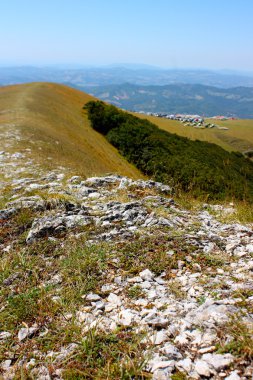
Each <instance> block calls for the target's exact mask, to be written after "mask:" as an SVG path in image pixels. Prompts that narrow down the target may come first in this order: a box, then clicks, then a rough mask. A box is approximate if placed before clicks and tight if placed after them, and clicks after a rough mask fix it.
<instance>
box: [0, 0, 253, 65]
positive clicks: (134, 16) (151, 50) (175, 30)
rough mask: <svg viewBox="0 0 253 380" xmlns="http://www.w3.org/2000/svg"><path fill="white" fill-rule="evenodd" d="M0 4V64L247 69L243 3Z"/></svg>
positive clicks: (80, 0) (246, 5) (13, 0)
mask: <svg viewBox="0 0 253 380" xmlns="http://www.w3.org/2000/svg"><path fill="white" fill-rule="evenodd" d="M0 9H1V16H2V19H1V24H0V42H1V45H0V46H1V58H0V66H1V67H3V66H5V67H8V66H43V67H45V66H59V65H63V66H93V67H94V66H107V65H114V66H117V65H122V63H123V64H128V65H138V64H146V65H151V66H157V67H159V68H163V69H164V68H167V69H202V70H215V71H216V70H232V71H240V72H253V50H252V49H250V46H251V45H252V38H253V24H252V22H251V18H252V14H253V2H252V1H251V0H244V1H243V3H242V4H240V3H239V2H238V1H237V0H223V1H222V2H220V1H218V0H206V1H205V2H203V1H200V0H191V1H190V2H189V1H187V0H177V1H176V0H157V1H156V2H153V1H152V0H138V2H136V1H134V0H129V1H128V2H127V3H122V2H119V1H117V0H108V1H107V2H103V1H101V0H93V1H92V2H91V1H88V0H73V1H72V2H71V3H70V2H69V1H68V0H54V1H51V0H44V1H43V2H34V1H32V0H23V1H22V2H20V1H19V0H9V1H8V2H4V3H3V4H1V8H0Z"/></svg>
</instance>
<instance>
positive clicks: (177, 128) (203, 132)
mask: <svg viewBox="0 0 253 380" xmlns="http://www.w3.org/2000/svg"><path fill="white" fill-rule="evenodd" d="M138 117H140V118H141V119H147V120H149V121H151V122H152V123H154V124H155V125H157V126H158V127H159V128H161V129H164V130H165V131H167V132H170V133H176V134H177V135H179V136H183V137H188V138H189V139H191V140H201V141H207V142H211V143H214V144H217V145H219V146H221V147H222V148H223V149H226V150H228V151H229V152H231V151H239V152H241V153H244V152H246V151H251V150H253V119H236V120H225V121H220V120H216V119H206V121H207V122H210V123H215V124H217V125H219V126H221V127H226V128H228V130H226V131H225V130H219V129H217V128H212V129H209V128H208V129H199V128H193V127H191V126H186V125H184V124H182V123H180V122H179V121H177V120H169V119H165V118H160V117H155V116H147V115H143V114H138Z"/></svg>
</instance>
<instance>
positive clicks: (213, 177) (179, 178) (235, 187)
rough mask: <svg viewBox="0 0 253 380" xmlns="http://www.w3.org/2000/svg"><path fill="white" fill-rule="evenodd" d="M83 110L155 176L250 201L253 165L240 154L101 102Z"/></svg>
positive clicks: (121, 149) (194, 190)
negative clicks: (182, 134) (159, 126)
mask: <svg viewBox="0 0 253 380" xmlns="http://www.w3.org/2000/svg"><path fill="white" fill-rule="evenodd" d="M84 108H85V109H86V110H87V111H88V117H89V119H90V121H91V124H92V127H93V128H94V129H95V130H96V131H98V132H100V133H102V134H103V135H105V136H106V138H107V139H108V141H109V142H110V143H111V144H112V145H114V146H115V147H116V148H117V149H118V150H119V152H120V153H121V154H122V155H123V156H124V157H126V159H127V160H128V161H129V162H131V163H133V164H134V165H136V167H137V168H138V169H140V170H141V171H142V172H143V173H144V174H147V175H149V176H151V177H153V178H154V179H155V180H157V181H161V182H164V183H169V184H171V185H173V186H174V187H175V188H178V189H181V190H183V191H186V192H187V191H191V192H192V194H194V195H196V196H203V195H205V196H208V197H209V198H210V199H225V198H237V199H241V200H242V199H244V200H248V201H252V200H253V163H252V162H251V161H250V160H248V159H246V158H245V157H244V156H243V155H242V154H241V153H239V152H232V153H229V152H227V151H225V150H224V149H222V148H221V147H219V146H217V145H215V144H211V143H208V142H203V141H191V140H189V139H187V138H185V137H181V136H178V135H176V134H171V133H169V132H166V131H163V130H160V129H159V128H158V127H156V126H155V125H154V124H152V123H151V122H149V121H148V120H143V119H139V118H138V117H136V116H133V115H130V114H128V113H127V112H123V111H121V110H118V109H117V108H116V107H114V106H112V105H107V104H105V103H103V102H101V101H91V102H89V103H87V104H86V105H85V106H84Z"/></svg>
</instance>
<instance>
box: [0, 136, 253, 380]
mask: <svg viewBox="0 0 253 380" xmlns="http://www.w3.org/2000/svg"><path fill="white" fill-rule="evenodd" d="M13 133H14V132H13ZM14 137H15V133H14ZM9 145H10V146H11V144H9ZM10 146H7V147H6V149H5V150H3V151H1V152H0V167H1V170H2V172H3V174H4V180H2V179H1V182H0V186H1V187H2V188H4V186H6V184H8V185H9V186H11V188H12V189H13V195H12V198H11V199H10V200H9V202H8V203H7V204H6V206H5V208H4V209H3V210H1V211H0V218H1V219H2V220H3V221H6V220H9V219H10V218H11V217H12V216H13V215H15V214H17V213H18V212H19V210H20V209H23V208H29V209H32V210H35V211H39V214H38V217H35V218H34V220H33V223H32V225H31V227H30V228H29V231H28V234H27V239H26V244H27V245H29V244H32V243H34V242H36V241H37V240H39V239H43V238H44V237H45V236H46V237H47V238H50V239H54V240H55V241H57V240H58V234H59V233H62V232H64V233H66V234H69V235H71V234H75V228H76V227H80V226H81V227H88V226H94V228H97V231H99V232H96V233H94V234H93V235H92V233H91V237H90V240H89V244H92V243H94V242H98V241H101V242H102V241H106V242H108V243H109V244H110V243H112V244H113V243H115V242H119V241H120V242H124V241H125V242H129V241H130V240H131V239H132V238H133V237H134V236H136V234H142V235H143V236H151V235H153V234H155V233H156V232H157V231H159V230H160V229H164V231H167V232H166V233H167V234H170V233H171V232H170V231H177V233H178V234H179V235H180V236H181V239H183V241H184V243H185V245H186V246H187V245H191V246H194V247H195V248H196V250H195V251H194V252H188V253H186V255H185V258H184V259H183V260H179V261H178V265H177V268H175V269H173V271H172V274H173V276H172V278H169V279H168V278H167V277H166V276H165V272H161V273H160V274H159V275H157V274H155V273H153V272H152V271H150V270H149V269H148V268H144V269H143V270H141V271H140V272H139V273H138V274H137V275H135V276H131V275H129V274H127V275H122V273H121V272H117V271H116V272H115V273H113V274H112V275H111V277H108V279H109V280H107V278H105V281H104V284H103V286H102V287H101V289H100V292H99V294H97V293H92V292H91V293H89V294H87V295H84V297H83V298H84V306H83V307H82V308H77V309H73V310H72V312H71V313H70V314H68V315H65V316H64V318H66V320H68V319H72V318H74V319H75V320H76V321H77V322H78V323H79V325H80V326H81V327H82V332H83V336H84V337H85V335H86V334H87V332H88V331H89V330H91V329H93V328H96V330H97V331H104V332H113V331H114V330H115V329H116V328H117V327H125V328H129V329H131V330H132V331H134V332H135V333H136V334H141V333H145V334H144V336H145V337H144V338H143V341H142V343H143V345H144V347H145V350H144V352H143V354H144V356H145V355H146V360H147V362H146V366H145V369H146V371H148V372H150V373H151V374H152V377H153V379H154V380H166V379H171V376H172V374H173V373H175V372H176V371H180V372H182V373H184V374H185V375H186V378H188V379H226V380H237V379H245V380H247V379H250V378H252V375H253V365H252V361H251V362H250V361H249V360H245V361H243V360H241V359H239V360H238V358H237V357H236V356H235V355H234V354H231V353H230V352H223V353H219V352H218V346H217V344H218V343H219V332H220V331H222V329H223V326H224V325H225V324H226V323H227V322H228V321H229V320H230V319H231V318H232V317H236V316H237V315H240V313H241V312H243V317H242V318H243V322H244V323H245V324H246V325H248V326H249V327H251V328H252V325H253V316H252V314H250V313H249V312H248V309H247V308H246V307H244V308H243V310H241V309H240V306H239V304H240V301H244V303H245V304H246V303H247V305H251V310H252V303H253V296H252V295H250V291H252V290H253V231H252V226H243V225H241V224H238V223H235V224H226V223H221V222H219V221H217V220H216V219H215V217H214V216H213V213H210V212H209V211H208V210H210V209H211V208H212V207H213V206H210V207H209V205H203V208H202V209H200V210H196V211H191V212H190V211H187V210H184V209H183V208H181V207H180V206H179V205H177V204H176V203H175V202H174V201H173V199H172V196H173V194H172V190H171V188H170V187H169V186H167V185H164V184H161V183H158V182H154V181H144V180H131V179H129V178H126V177H121V176H118V175H108V176H105V177H93V178H89V179H83V178H81V177H79V176H74V175H73V173H72V175H71V176H70V175H69V173H68V172H67V171H66V170H65V169H64V168H56V169H55V170H53V171H51V172H47V173H45V172H44V170H43V168H41V167H40V166H38V165H37V164H36V162H34V161H33V159H32V158H30V155H29V150H25V149H24V150H23V151H21V152H14V153H13V152H12V151H11V150H10ZM24 173H26V176H25V175H24ZM28 174H29V175H28ZM36 189H38V190H41V189H42V190H43V191H46V192H47V194H48V195H49V196H50V194H51V195H52V196H53V195H54V194H61V195H63V196H65V195H66V196H71V199H73V201H66V202H65V203H62V202H57V201H55V202H53V201H52V203H51V204H50V205H49V203H48V200H47V201H46V200H45V199H43V198H42V197H41V196H40V195H33V196H29V195H27V193H28V192H29V191H31V190H33V191H34V190H36ZM136 190H138V192H139V193H138V194H141V195H140V196H139V197H136V196H135V195H134V194H135V191H136ZM146 191H150V193H148V195H147V194H146ZM122 192H125V194H126V195H127V197H128V200H127V201H126V200H125V199H124V200H121V198H120V195H121V194H122ZM151 193H152V194H151ZM122 199H123V198H122ZM49 206H50V207H49ZM161 209H162V210H163V212H162V213H161V212H160V210H161ZM217 210H218V212H219V213H224V214H227V213H233V212H234V209H233V206H229V207H227V208H226V207H225V206H219V205H217V207H216V210H215V208H214V207H213V212H216V211H217ZM11 249H12V243H10V242H8V244H7V243H6V244H5V242H2V243H1V246H0V250H1V251H3V252H5V253H8V252H10V251H11ZM198 252H201V253H202V254H204V255H206V257H211V255H214V254H215V255H216V256H217V255H218V256H219V257H221V258H224V264H223V265H222V266H220V267H215V268H213V267H212V266H211V264H210V267H208V266H207V267H205V268H204V267H203V264H202V262H201V261H199V262H197V263H196V257H195V256H194V255H196V254H198ZM175 254H176V253H175V251H174V250H173V249H172V250H170V251H168V252H167V255H168V256H169V257H171V258H173V256H174V255H175ZM192 261H194V262H193V264H192V266H189V264H190V263H191V262H192ZM17 276H18V274H17ZM13 281H15V274H14V275H12V276H10V277H9V278H7V279H5V281H4V282H3V286H7V287H9V286H11V285H12V283H13ZM45 285H50V286H55V288H56V289H58V288H60V287H62V286H64V283H63V282H62V278H61V275H60V274H58V273H55V275H54V276H53V277H52V278H51V279H50V280H48V282H47V283H45ZM129 286H130V287H137V288H138V289H140V290H141V295H140V297H137V298H129V297H128V296H127V292H126V289H128V288H129ZM175 286H176V288H177V289H176V290H175V289H174V290H173V288H174V287H175ZM244 290H247V291H248V294H249V296H248V298H247V299H242V298H241V299H240V297H239V296H238V291H244ZM177 292H180V294H179V295H178V294H177ZM235 292H237V293H236V294H237V296H235V295H234V294H235ZM251 294H252V293H251ZM238 297H239V298H238ZM58 301H59V296H57V292H56V296H55V302H58ZM24 322H25V321H24ZM36 334H37V335H39V336H43V334H47V331H45V330H43V329H40V327H39V326H38V325H37V324H34V325H29V326H28V325H24V326H20V329H19V331H18V332H17V334H16V336H13V335H12V333H11V332H9V331H1V332H0V345H1V344H5V343H6V341H7V340H8V339H14V340H15V341H16V344H17V347H21V345H22V344H26V342H27V341H28V340H29V339H32V337H33V336H34V335H36ZM226 339H227V342H228V343H229V341H231V339H232V337H231V336H226ZM77 343H78V342H77ZM77 347H78V345H77V344H75V343H71V344H69V345H67V346H65V347H61V349H60V350H59V351H57V352H55V351H48V352H41V353H39V355H38V353H37V355H35V356H34V358H33V359H31V360H30V361H27V360H26V357H18V359H16V358H15V359H13V358H12V357H8V353H6V354H5V355H4V358H3V359H2V362H1V363H0V368H1V372H0V373H2V374H1V375H0V376H2V378H3V379H14V377H15V371H16V369H17V368H18V367H20V366H24V367H25V368H26V369H30V370H31V374H32V376H33V378H34V379H39V380H49V379H58V380H60V379H62V376H61V370H59V367H60V366H61V363H62V366H64V363H66V361H67V360H68V357H69V356H71V355H72V354H73V352H75V350H76V349H77ZM36 357H39V360H37V359H36ZM54 363H57V368H58V369H57V371H56V372H55V373H53V374H52V371H51V370H49V365H50V366H52V364H54ZM50 368H51V367H50Z"/></svg>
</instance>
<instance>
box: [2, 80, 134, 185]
mask: <svg viewBox="0 0 253 380" xmlns="http://www.w3.org/2000/svg"><path fill="white" fill-rule="evenodd" d="M91 99H92V97H91V96H89V95H87V94H85V93H83V92H81V91H77V90H74V89H72V88H69V87H67V86H63V85H59V84H54V83H30V84H24V85H14V86H7V87H2V88H0V126H1V125H2V127H3V126H4V128H6V130H7V129H10V126H8V125H7V124H9V125H11V128H12V130H13V128H15V129H18V130H19V133H20V135H21V137H22V141H17V142H16V146H15V149H23V148H31V149H32V155H33V156H34V157H36V159H38V160H39V162H40V163H42V164H43V166H45V167H48V168H50V167H56V166H64V167H67V168H70V169H72V170H73V173H75V174H76V173H77V174H81V175H84V176H91V175H101V174H105V173H112V172H113V173H118V174H122V175H127V176H130V177H134V178H136V177H141V174H140V172H139V171H138V170H137V169H135V168H134V167H133V166H132V165H130V164H129V163H128V162H127V161H126V160H125V159H124V158H122V157H121V156H120V154H119V153H118V152H117V150H116V149H115V148H114V147H112V146H111V145H110V144H109V143H108V142H107V141H106V140H105V138H104V137H103V136H101V135H100V134H99V133H97V132H95V131H94V130H93V129H92V128H91V127H90V123H89V121H88V118H87V115H86V114H85V112H84V111H83V110H82V107H83V105H84V104H85V103H86V102H88V101H89V100H91ZM48 158H49V159H48Z"/></svg>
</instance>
